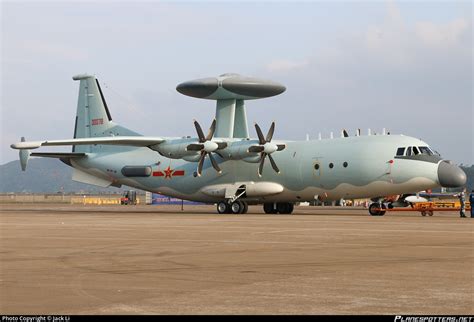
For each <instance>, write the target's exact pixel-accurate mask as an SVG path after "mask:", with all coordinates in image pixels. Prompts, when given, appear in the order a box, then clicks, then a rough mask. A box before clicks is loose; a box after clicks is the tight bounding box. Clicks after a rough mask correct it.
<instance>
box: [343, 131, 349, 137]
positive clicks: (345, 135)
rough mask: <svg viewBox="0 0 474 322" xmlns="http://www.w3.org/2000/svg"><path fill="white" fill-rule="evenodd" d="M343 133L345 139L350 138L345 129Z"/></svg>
mask: <svg viewBox="0 0 474 322" xmlns="http://www.w3.org/2000/svg"><path fill="white" fill-rule="evenodd" d="M342 133H343V134H344V137H345V138H348V137H349V134H348V133H347V131H346V130H345V129H344V130H342Z"/></svg>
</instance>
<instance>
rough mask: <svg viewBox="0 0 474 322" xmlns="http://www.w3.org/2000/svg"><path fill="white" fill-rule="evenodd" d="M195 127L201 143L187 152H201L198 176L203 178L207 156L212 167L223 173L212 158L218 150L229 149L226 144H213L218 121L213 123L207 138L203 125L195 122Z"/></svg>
mask: <svg viewBox="0 0 474 322" xmlns="http://www.w3.org/2000/svg"><path fill="white" fill-rule="evenodd" d="M194 127H195V128H196V132H197V135H198V138H199V143H192V144H189V145H188V146H187V147H186V150H187V151H201V156H200V157H199V161H198V168H197V174H198V176H201V174H202V167H203V165H204V160H205V159H206V155H207V156H208V157H209V160H211V164H212V167H213V168H214V169H215V170H216V171H217V172H218V173H222V170H221V169H220V168H219V165H218V164H217V162H216V160H215V159H214V157H213V156H212V154H211V152H216V151H217V150H220V149H224V148H226V147H227V143H225V142H213V141H212V137H213V136H214V132H215V131H216V119H214V121H212V124H211V127H210V128H209V132H208V133H207V136H204V132H203V131H202V128H201V125H199V123H198V121H196V120H194Z"/></svg>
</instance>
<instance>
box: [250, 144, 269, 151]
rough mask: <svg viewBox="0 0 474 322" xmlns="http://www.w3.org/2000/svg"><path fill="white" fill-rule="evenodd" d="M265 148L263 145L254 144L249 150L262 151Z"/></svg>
mask: <svg viewBox="0 0 474 322" xmlns="http://www.w3.org/2000/svg"><path fill="white" fill-rule="evenodd" d="M264 149H265V147H264V146H263V145H252V146H251V147H250V148H249V152H262V151H263V150H264Z"/></svg>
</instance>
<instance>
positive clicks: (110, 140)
mask: <svg viewBox="0 0 474 322" xmlns="http://www.w3.org/2000/svg"><path fill="white" fill-rule="evenodd" d="M163 141H165V139H164V138H161V137H149V136H107V137H97V138H81V139H69V140H49V141H30V142H17V143H14V144H12V145H11V147H12V148H13V149H20V150H24V149H37V148H39V147H42V146H61V145H92V144H108V145H126V146H142V147H149V146H152V145H156V144H159V143H161V142H163Z"/></svg>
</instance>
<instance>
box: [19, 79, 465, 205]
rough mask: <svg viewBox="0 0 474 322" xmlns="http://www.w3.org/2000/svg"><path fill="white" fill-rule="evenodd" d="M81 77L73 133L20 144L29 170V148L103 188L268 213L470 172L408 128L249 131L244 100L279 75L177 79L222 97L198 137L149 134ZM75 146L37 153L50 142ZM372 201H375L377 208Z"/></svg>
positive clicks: (262, 92) (444, 181)
mask: <svg viewBox="0 0 474 322" xmlns="http://www.w3.org/2000/svg"><path fill="white" fill-rule="evenodd" d="M73 79H74V80H77V81H80V86H79V87H80V88H79V99H78V104H77V114H76V120H75V129H74V138H73V139H66V140H43V141H32V142H26V141H25V140H24V138H22V142H18V143H15V144H12V145H11V147H12V148H14V149H20V152H19V154H20V161H21V162H20V163H21V166H22V169H26V165H27V161H28V158H29V156H38V157H52V158H58V159H60V160H61V161H62V162H64V163H66V164H67V165H69V166H71V167H72V168H73V176H72V179H73V180H75V181H79V182H83V183H88V184H93V185H98V186H102V187H106V186H115V187H120V186H121V185H128V186H131V187H134V188H138V189H143V190H146V191H151V192H156V193H159V194H163V195H168V196H171V197H177V198H181V199H186V200H193V201H199V202H206V203H217V211H218V212H219V213H234V214H238V213H244V212H246V209H247V205H249V204H263V207H264V210H265V212H266V213H271V214H276V213H280V214H289V213H291V212H292V211H293V205H294V203H296V202H304V201H311V200H315V199H319V200H321V201H330V200H338V199H341V198H345V199H352V198H366V197H371V198H374V199H373V200H374V201H375V204H376V206H377V205H380V204H382V201H383V199H384V197H383V196H387V195H401V194H404V193H408V192H412V191H420V190H425V189H430V188H435V187H440V186H444V187H457V186H461V185H464V184H465V182H466V174H465V173H464V172H463V171H462V170H461V169H460V168H459V167H457V166H456V165H454V164H451V163H450V162H448V161H446V160H443V159H442V158H441V157H440V156H439V155H437V154H436V153H434V152H433V151H432V150H431V149H430V147H429V145H428V144H427V143H425V142H423V141H421V140H419V139H416V138H413V137H409V136H404V135H367V136H361V135H360V132H358V133H357V134H356V135H355V136H349V134H348V132H347V131H346V130H344V131H342V133H341V137H340V138H331V139H318V140H305V141H288V140H275V139H273V135H274V132H275V122H272V123H271V125H270V127H269V130H268V132H267V133H266V135H264V133H263V131H262V129H261V128H260V126H259V125H257V124H255V131H256V133H257V138H256V139H255V138H250V135H249V130H248V125H247V116H246V106H245V102H246V101H248V100H251V99H259V98H264V97H270V96H275V95H278V94H281V93H283V92H284V91H285V89H286V88H285V87H284V86H282V85H280V84H278V83H275V82H273V81H267V80H260V79H256V78H250V77H243V76H240V75H237V74H223V75H221V76H219V77H210V78H205V79H198V80H193V81H189V82H185V83H182V84H179V85H178V86H177V90H178V92H180V93H182V94H184V95H188V96H191V97H195V98H202V99H210V100H216V102H217V105H216V118H215V119H214V121H212V124H211V126H210V128H209V131H208V133H207V135H205V134H204V132H203V130H202V128H201V125H200V123H198V121H196V120H194V127H195V130H196V132H197V136H196V137H190V136H184V137H149V136H142V135H140V134H138V133H136V132H134V131H131V130H129V129H127V128H125V127H123V126H120V125H118V124H116V123H114V122H113V121H112V117H111V114H110V111H109V109H108V107H107V104H106V101H105V98H104V95H103V94H102V91H101V88H100V85H99V82H98V81H97V79H96V78H95V77H94V76H91V75H77V76H74V77H73ZM67 145H70V146H72V152H63V153H57V152H36V153H30V151H29V150H30V149H36V148H39V147H43V146H67ZM373 209H375V208H374V207H373Z"/></svg>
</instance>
